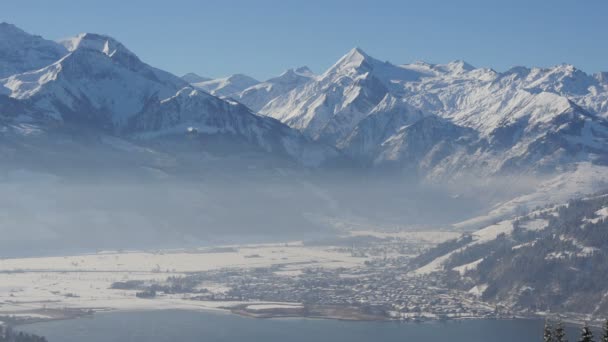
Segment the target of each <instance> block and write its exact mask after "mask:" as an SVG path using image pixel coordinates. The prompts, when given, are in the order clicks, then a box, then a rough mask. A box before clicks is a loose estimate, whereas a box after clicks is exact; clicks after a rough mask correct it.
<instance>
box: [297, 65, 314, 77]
mask: <svg viewBox="0 0 608 342" xmlns="http://www.w3.org/2000/svg"><path fill="white" fill-rule="evenodd" d="M295 72H296V73H298V74H301V75H314V74H315V73H314V72H313V71H312V70H310V68H309V67H307V66H306V65H304V66H301V67H299V68H296V69H295Z"/></svg>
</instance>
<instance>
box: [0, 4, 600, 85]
mask: <svg viewBox="0 0 608 342" xmlns="http://www.w3.org/2000/svg"><path fill="white" fill-rule="evenodd" d="M0 21H7V22H10V23H13V24H15V25H17V26H19V27H21V28H23V29H24V30H26V31H28V32H31V33H36V34H39V35H42V36H44V37H46V38H49V39H59V38H63V37H67V36H72V35H74V34H76V33H79V32H96V33H105V34H109V35H111V36H113V37H115V38H116V39H118V40H119V41H122V42H123V43H124V44H125V45H126V46H127V47H129V48H130V49H131V50H132V51H134V52H135V53H137V54H138V55H139V56H140V57H141V58H142V59H143V60H144V61H146V62H148V63H149V64H151V65H154V66H157V67H159V68H162V69H166V70H168V71H171V72H173V73H176V74H180V75H181V74H183V73H186V72H189V71H194V72H197V73H199V74H201V75H204V76H211V77H218V76H222V75H227V74H231V73H237V72H242V73H246V74H249V75H251V76H254V77H256V78H260V79H264V78H267V77H270V76H272V75H275V74H278V73H280V72H281V71H283V70H284V69H287V68H289V67H297V66H301V65H308V66H309V67H311V68H312V69H313V70H314V71H315V72H321V71H323V70H325V69H326V68H327V67H329V66H330V65H331V64H333V63H334V62H335V61H336V60H337V59H338V58H339V57H340V56H342V55H343V54H345V53H346V52H347V51H348V50H350V49H351V48H352V47H354V46H359V47H361V48H362V49H363V50H365V51H366V52H367V53H368V54H370V55H372V56H374V57H376V58H378V59H381V60H389V61H391V62H393V63H407V62H412V61H416V60H424V61H428V62H431V63H444V62H448V61H451V60H456V59H462V60H465V61H467V62H469V63H471V64H473V65H475V66H480V67H491V68H494V69H496V70H506V69H507V68H509V67H511V66H514V65H528V66H550V65H554V64H559V63H571V64H574V65H575V66H577V67H579V68H581V69H583V70H585V71H587V72H597V71H607V70H608V0H578V1H565V0H546V1H540V0H527V1H523V0H504V1H493V0H467V1H460V0H444V1H436V0H419V1H406V0H402V1H396V0H395V1H391V0H376V1H360V0H349V1H345V0H324V1H322V0H299V1H297V0H218V1H205V0H198V1H194V0H162V1H160V0H147V1H143V0H12V1H9V0H0Z"/></svg>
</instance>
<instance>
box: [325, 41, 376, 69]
mask: <svg viewBox="0 0 608 342" xmlns="http://www.w3.org/2000/svg"><path fill="white" fill-rule="evenodd" d="M376 62H377V63H380V61H377V60H375V59H373V58H372V57H370V56H369V55H368V54H366V53H365V52H364V51H363V50H361V49H360V48H358V47H356V48H353V49H352V50H350V51H349V52H348V53H347V54H346V55H344V56H342V58H340V59H339V60H338V62H336V64H334V65H333V66H332V67H331V68H329V70H327V71H326V72H325V75H330V74H336V73H351V70H357V71H359V69H361V68H365V67H368V68H370V67H371V64H374V63H376Z"/></svg>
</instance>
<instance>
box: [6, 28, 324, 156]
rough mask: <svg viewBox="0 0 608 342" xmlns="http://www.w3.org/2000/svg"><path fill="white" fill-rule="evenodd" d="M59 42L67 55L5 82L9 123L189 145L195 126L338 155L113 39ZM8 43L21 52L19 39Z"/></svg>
mask: <svg viewBox="0 0 608 342" xmlns="http://www.w3.org/2000/svg"><path fill="white" fill-rule="evenodd" d="M3 27H4V26H3ZM4 28H5V29H6V30H8V31H12V30H13V27H11V26H6V27H4ZM32 37H33V38H32V39H37V38H35V37H34V36H32ZM20 41H25V43H24V44H25V45H28V46H29V42H28V41H27V40H23V39H22V40H20ZM45 44H46V43H45ZM49 44H51V43H49ZM53 44H54V43H53ZM57 46H62V47H65V50H64V51H66V54H65V55H64V56H61V57H60V58H58V59H57V60H56V61H53V62H52V63H50V64H49V65H46V66H43V67H42V68H38V66H36V69H34V70H29V71H25V72H22V73H16V74H13V75H11V76H9V77H7V78H5V79H2V80H0V86H1V87H0V96H5V97H6V99H5V100H2V101H0V105H1V106H3V107H5V108H0V114H1V115H2V116H3V118H4V120H3V121H6V124H7V125H9V126H10V125H18V124H30V125H32V124H34V125H36V126H37V127H39V129H40V130H42V131H43V132H44V131H47V130H49V129H56V128H58V127H61V126H62V125H70V126H72V127H73V126H74V125H77V126H82V127H86V129H87V130H88V131H93V132H97V134H110V135H114V136H118V137H121V138H125V139H136V140H137V141H139V142H140V143H143V144H146V142H145V141H146V140H149V139H155V140H158V139H160V138H162V137H167V138H171V139H175V138H176V137H181V138H180V139H181V140H183V141H184V142H183V143H185V144H191V143H192V141H193V140H192V139H191V136H192V132H196V133H197V134H198V136H200V137H203V136H219V135H222V136H225V137H226V138H227V139H228V140H231V142H232V143H237V142H238V143H240V144H245V145H247V148H250V147H251V148H253V149H257V150H259V151H261V152H265V153H268V154H270V155H274V156H282V157H286V158H289V159H293V160H295V161H296V162H298V163H302V164H303V165H307V166H315V165H319V163H322V162H323V161H324V160H326V159H327V158H333V156H335V155H336V153H335V151H334V150H333V149H332V148H331V147H325V146H322V145H321V144H318V143H315V142H311V141H310V140H309V139H307V138H305V137H303V136H302V135H301V134H300V133H299V132H297V131H295V130H293V129H290V128H289V127H287V126H285V125H283V124H281V123H280V122H278V121H276V120H274V119H272V118H268V117H262V116H259V115H256V114H255V113H253V112H251V111H250V110H249V109H248V108H246V107H245V106H242V105H240V104H238V103H235V102H234V101H226V100H222V99H220V98H218V97H216V96H213V95H210V94H207V93H204V92H200V91H197V90H196V89H195V88H193V87H192V86H190V85H189V84H188V82H186V81H185V80H183V79H181V78H179V77H177V76H174V75H172V74H170V73H168V72H165V71H162V70H159V69H156V68H154V67H151V66H150V65H148V64H146V63H144V62H143V61H141V60H140V59H139V57H138V56H136V55H135V54H134V53H133V52H131V51H130V50H129V49H127V48H126V47H125V46H124V45H123V44H121V43H120V42H118V41H117V40H115V39H113V38H111V37H108V36H104V35H99V34H91V33H83V34H80V35H78V36H76V37H73V38H69V39H66V40H63V41H62V42H61V44H57ZM11 49H12V50H15V49H16V50H18V49H19V46H18V44H14V45H13V46H11ZM23 49H25V48H23ZM58 49H59V50H61V48H58ZM19 110H20V111H19ZM16 111H17V112H16ZM9 114H10V115H9ZM144 121H145V122H144ZM189 137H190V138H189ZM230 137H231V138H230ZM204 148H205V146H204V145H201V149H204Z"/></svg>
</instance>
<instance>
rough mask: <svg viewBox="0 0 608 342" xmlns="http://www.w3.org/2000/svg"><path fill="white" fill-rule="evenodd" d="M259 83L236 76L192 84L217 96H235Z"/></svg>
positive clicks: (240, 75)
mask: <svg viewBox="0 0 608 342" xmlns="http://www.w3.org/2000/svg"><path fill="white" fill-rule="evenodd" d="M258 83H260V82H259V81H257V80H256V79H254V78H251V77H249V76H247V75H243V74H235V75H231V76H228V77H224V78H218V79H214V80H209V81H203V82H196V83H192V85H193V86H194V87H196V88H199V89H202V90H204V91H206V92H208V93H210V94H213V95H216V96H234V95H236V94H238V93H240V92H242V91H243V90H245V89H247V88H249V87H251V86H253V85H256V84H258Z"/></svg>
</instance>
